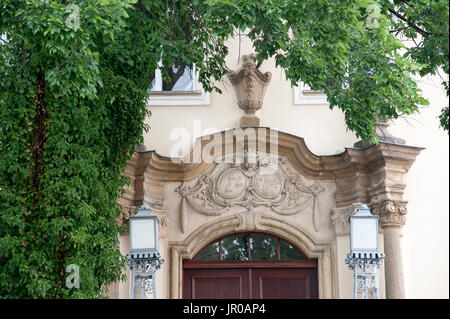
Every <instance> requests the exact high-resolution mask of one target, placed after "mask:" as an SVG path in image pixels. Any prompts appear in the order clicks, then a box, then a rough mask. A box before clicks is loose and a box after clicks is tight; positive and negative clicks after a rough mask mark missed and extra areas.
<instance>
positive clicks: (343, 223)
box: [331, 203, 361, 236]
mask: <svg viewBox="0 0 450 319" xmlns="http://www.w3.org/2000/svg"><path fill="white" fill-rule="evenodd" d="M360 205H361V203H354V204H352V205H350V206H345V207H338V208H334V209H333V210H332V211H331V223H332V224H334V227H335V228H334V229H335V231H336V235H337V236H346V235H348V234H349V233H350V224H349V222H348V219H349V217H350V215H353V214H355V213H356V211H357V210H358V207H359V206H360Z"/></svg>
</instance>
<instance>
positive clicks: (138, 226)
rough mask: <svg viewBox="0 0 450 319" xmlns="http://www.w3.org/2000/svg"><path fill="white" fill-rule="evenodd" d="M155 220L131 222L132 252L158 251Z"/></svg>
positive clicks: (141, 219) (140, 219) (135, 220)
mask: <svg viewBox="0 0 450 319" xmlns="http://www.w3.org/2000/svg"><path fill="white" fill-rule="evenodd" d="M155 226H156V221H155V219H154V218H136V219H132V220H131V232H130V236H131V247H130V248H131V250H151V249H156V248H157V247H156V240H155V234H156V232H155V228H156V227H155Z"/></svg>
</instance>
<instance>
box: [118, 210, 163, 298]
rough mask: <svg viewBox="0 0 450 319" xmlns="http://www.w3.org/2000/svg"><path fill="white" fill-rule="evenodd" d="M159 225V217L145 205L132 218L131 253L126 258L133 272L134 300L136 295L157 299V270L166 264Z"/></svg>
mask: <svg viewBox="0 0 450 319" xmlns="http://www.w3.org/2000/svg"><path fill="white" fill-rule="evenodd" d="M158 225H159V219H158V217H157V216H155V215H153V214H152V212H151V210H150V208H149V207H148V206H145V205H143V206H142V207H141V208H139V210H138V212H137V214H136V215H134V216H131V217H130V253H129V254H128V255H127V256H126V257H127V259H128V265H129V266H130V269H131V271H132V272H133V274H132V275H133V279H132V291H131V296H132V298H133V299H135V298H136V294H138V295H140V296H141V298H143V299H146V298H147V296H148V295H153V298H154V299H156V281H155V275H156V270H158V269H159V268H160V267H161V265H162V264H163V263H164V259H161V255H160V254H159V251H158V237H159V235H158Z"/></svg>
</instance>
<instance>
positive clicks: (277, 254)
mask: <svg viewBox="0 0 450 319" xmlns="http://www.w3.org/2000/svg"><path fill="white" fill-rule="evenodd" d="M305 259H308V258H307V257H306V256H305V255H304V254H302V253H301V252H300V251H299V250H298V249H297V248H296V247H294V246H292V245H291V244H289V243H288V242H286V241H284V240H282V239H279V238H277V237H273V236H269V235H266V234H258V233H246V234H235V235H231V236H228V237H225V238H222V239H219V240H217V241H215V242H214V243H212V244H210V245H208V246H207V247H205V248H203V249H202V251H201V252H200V253H199V254H198V255H197V256H196V257H195V258H194V260H195V261H219V260H234V261H256V260H305Z"/></svg>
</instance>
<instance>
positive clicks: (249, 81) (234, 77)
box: [228, 53, 272, 127]
mask: <svg viewBox="0 0 450 319" xmlns="http://www.w3.org/2000/svg"><path fill="white" fill-rule="evenodd" d="M242 58H243V63H242V68H241V69H240V70H239V71H238V72H230V73H228V78H229V79H230V82H231V84H233V87H234V91H235V92H236V96H237V98H238V106H239V107H240V108H241V109H243V110H244V111H245V115H244V116H242V117H241V120H240V126H241V127H242V126H259V118H258V117H257V116H255V112H256V111H257V110H259V109H260V108H261V107H262V104H263V98H264V93H265V92H266V88H267V86H268V85H269V82H270V79H271V78H272V73H270V72H266V73H262V72H261V71H260V70H258V69H257V68H256V63H255V58H256V55H255V54H253V53H252V54H249V55H244V56H243V57H242Z"/></svg>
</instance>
